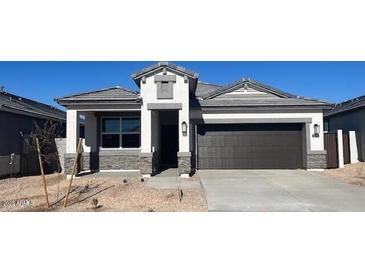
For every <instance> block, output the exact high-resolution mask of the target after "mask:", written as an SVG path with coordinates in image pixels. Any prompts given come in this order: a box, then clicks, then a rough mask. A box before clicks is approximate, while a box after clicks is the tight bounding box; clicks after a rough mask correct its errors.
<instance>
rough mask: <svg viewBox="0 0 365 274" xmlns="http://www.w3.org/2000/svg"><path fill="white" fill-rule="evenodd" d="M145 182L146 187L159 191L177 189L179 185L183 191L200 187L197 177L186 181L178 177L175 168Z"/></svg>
mask: <svg viewBox="0 0 365 274" xmlns="http://www.w3.org/2000/svg"><path fill="white" fill-rule="evenodd" d="M146 181H147V182H146V185H147V186H149V187H153V188H159V189H175V188H176V189H177V188H178V186H179V184H181V185H180V186H181V188H183V189H186V188H200V187H201V184H200V180H199V179H198V177H193V178H188V179H184V178H180V177H178V170H177V168H169V169H167V170H164V171H162V172H161V173H159V174H156V175H155V176H152V177H151V178H149V179H147V180H146Z"/></svg>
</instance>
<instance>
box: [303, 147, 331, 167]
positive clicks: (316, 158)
mask: <svg viewBox="0 0 365 274" xmlns="http://www.w3.org/2000/svg"><path fill="white" fill-rule="evenodd" d="M306 167H307V169H325V168H327V160H326V151H318V152H308V153H307V166H306Z"/></svg>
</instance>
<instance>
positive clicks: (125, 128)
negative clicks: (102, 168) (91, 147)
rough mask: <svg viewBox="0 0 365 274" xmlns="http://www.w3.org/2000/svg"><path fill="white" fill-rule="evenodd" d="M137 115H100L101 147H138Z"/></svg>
mask: <svg viewBox="0 0 365 274" xmlns="http://www.w3.org/2000/svg"><path fill="white" fill-rule="evenodd" d="M140 139H141V138H140V118H139V117H128V116H123V117H102V119H101V147H103V148H139V147H140Z"/></svg>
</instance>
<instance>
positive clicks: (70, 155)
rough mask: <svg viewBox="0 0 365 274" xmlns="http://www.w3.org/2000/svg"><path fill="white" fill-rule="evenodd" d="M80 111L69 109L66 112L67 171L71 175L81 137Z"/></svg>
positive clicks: (65, 166)
mask: <svg viewBox="0 0 365 274" xmlns="http://www.w3.org/2000/svg"><path fill="white" fill-rule="evenodd" d="M79 126H80V121H79V113H78V112H77V110H73V109H68V110H67V112H66V153H65V165H64V168H65V173H66V174H67V175H70V174H71V172H72V165H73V162H74V159H75V155H76V149H77V142H78V139H79Z"/></svg>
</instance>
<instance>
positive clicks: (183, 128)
mask: <svg viewBox="0 0 365 274" xmlns="http://www.w3.org/2000/svg"><path fill="white" fill-rule="evenodd" d="M181 131H182V134H183V136H186V135H187V134H188V124H187V123H186V122H185V121H184V122H182V123H181Z"/></svg>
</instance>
